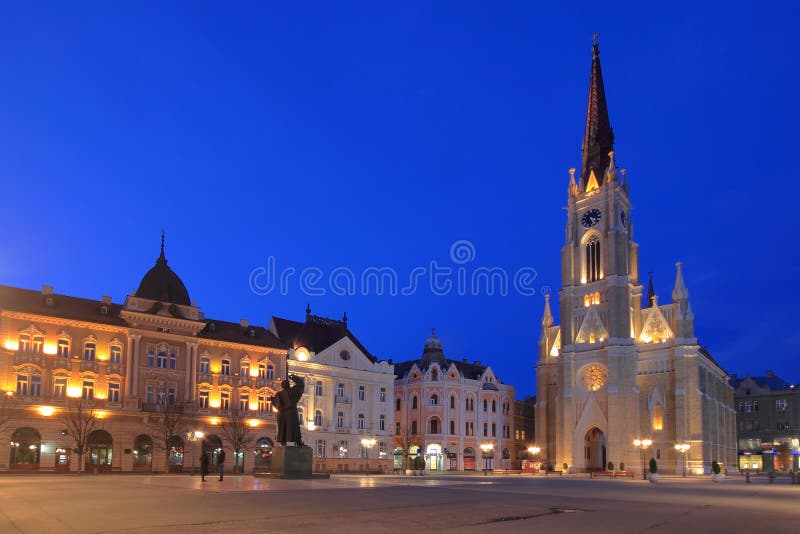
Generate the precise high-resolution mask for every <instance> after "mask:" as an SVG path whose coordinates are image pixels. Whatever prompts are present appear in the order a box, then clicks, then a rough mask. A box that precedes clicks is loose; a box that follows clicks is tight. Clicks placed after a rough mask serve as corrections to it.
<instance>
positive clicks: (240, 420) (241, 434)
mask: <svg viewBox="0 0 800 534" xmlns="http://www.w3.org/2000/svg"><path fill="white" fill-rule="evenodd" d="M220 431H221V432H222V437H223V439H224V440H225V441H226V442H227V443H228V445H230V447H231V449H233V452H234V453H235V454H234V460H233V461H234V466H233V467H234V470H236V469H237V465H236V464H237V463H238V461H239V453H240V452H242V451H245V450H247V449H248V448H249V447H251V446H252V445H253V442H254V441H255V436H254V435H253V431H252V428H251V427H250V425H248V424H247V420H246V418H245V415H244V414H243V413H241V412H238V411H237V412H232V413H231V415H230V416H228V417H226V418H225V420H224V421H223V422H222V425H221V426H220ZM238 469H239V472H240V473H243V472H244V456H242V465H240V466H238Z"/></svg>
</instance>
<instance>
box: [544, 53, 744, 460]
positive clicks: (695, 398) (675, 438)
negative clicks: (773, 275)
mask: <svg viewBox="0 0 800 534" xmlns="http://www.w3.org/2000/svg"><path fill="white" fill-rule="evenodd" d="M589 87H590V88H589V104H588V110H587V117H586V130H585V136H584V141H583V152H582V165H581V171H580V176H579V177H577V180H576V176H575V169H570V178H569V185H568V188H567V207H566V212H567V221H566V242H565V244H564V247H563V248H562V249H561V263H562V270H561V273H562V288H561V290H560V291H559V293H558V303H559V310H560V314H559V319H560V324H554V318H553V315H552V313H551V310H550V302H549V299H548V300H546V301H545V310H544V315H543V317H542V332H541V338H540V341H539V360H538V364H537V367H536V386H537V395H536V442H537V443H536V445H537V446H538V447H540V448H541V450H542V453H543V455H544V456H545V457H546V458H547V460H548V462H549V464H550V466H552V467H556V468H558V469H560V468H561V467H562V466H563V465H564V464H566V465H567V466H568V467H569V469H570V470H577V471H591V470H602V469H604V468H605V467H606V465H607V463H608V462H612V463H614V464H615V465H616V466H619V465H620V464H621V463H624V464H625V466H626V468H627V469H629V470H630V469H633V470H636V471H639V470H640V469H641V470H644V467H645V460H646V459H649V458H655V459H656V461H657V462H658V466H659V467H658V469H659V471H663V472H673V473H674V472H679V473H681V472H683V470H684V469H688V470H690V471H691V472H695V473H702V472H704V471H705V472H708V471H709V469H710V464H711V462H712V461H713V460H716V461H718V462H719V463H720V464H722V465H723V466H724V467H725V468H730V469H735V468H736V440H735V439H736V438H735V429H736V424H735V422H736V414H735V412H734V409H733V391H732V388H731V386H730V385H729V384H728V376H727V374H726V372H725V370H724V369H723V368H722V367H721V366H720V364H719V362H717V361H716V360H715V359H714V358H713V357H712V356H711V354H710V353H709V351H708V350H706V349H705V348H703V347H702V346H701V345H700V343H699V342H698V338H697V337H696V334H695V331H694V312H693V311H692V307H691V305H690V300H689V290H688V288H687V286H686V283H685V282H684V276H683V270H682V264H681V263H680V262H678V263H677V264H676V272H675V278H674V280H675V282H674V285H673V289H672V302H671V303H662V302H661V301H660V300H659V299H658V295H657V294H656V293H655V291H654V290H653V285H652V279H651V281H650V287H649V291H648V294H647V297H646V299H644V302H643V299H642V290H643V286H642V284H641V283H640V279H639V245H638V244H637V243H636V242H635V241H634V240H633V228H634V221H633V218H632V217H631V215H630V213H631V201H630V192H631V190H632V189H633V185H632V183H630V182H629V181H628V180H627V178H626V173H625V170H624V169H622V170H621V171H618V170H617V166H616V163H615V154H614V151H613V148H614V134H613V131H612V130H611V123H610V121H609V114H608V107H607V105H606V94H605V89H604V86H603V76H602V72H601V69H600V54H599V49H598V46H597V43H595V45H594V50H593V57H592V67H591V79H590V84H589ZM547 297H549V295H548V296H547ZM637 444H638V446H637ZM676 445H680V446H684V447H688V450H684V451H681V450H680V449H676ZM642 448H644V450H643V449H642ZM639 472H641V471H639Z"/></svg>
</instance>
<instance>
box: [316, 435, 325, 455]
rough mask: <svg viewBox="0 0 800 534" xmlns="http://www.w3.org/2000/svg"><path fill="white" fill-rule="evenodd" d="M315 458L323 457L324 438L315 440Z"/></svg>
mask: <svg viewBox="0 0 800 534" xmlns="http://www.w3.org/2000/svg"><path fill="white" fill-rule="evenodd" d="M316 449H317V458H325V440H324V439H318V440H317V447H316Z"/></svg>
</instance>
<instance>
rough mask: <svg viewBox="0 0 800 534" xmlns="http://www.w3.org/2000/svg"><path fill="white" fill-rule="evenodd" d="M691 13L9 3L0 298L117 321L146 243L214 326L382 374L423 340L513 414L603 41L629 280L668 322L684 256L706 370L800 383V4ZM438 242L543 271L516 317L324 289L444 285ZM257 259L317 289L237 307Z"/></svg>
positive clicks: (503, 307) (502, 300) (553, 280)
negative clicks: (339, 357) (434, 270)
mask: <svg viewBox="0 0 800 534" xmlns="http://www.w3.org/2000/svg"><path fill="white" fill-rule="evenodd" d="M287 4H291V5H287ZM433 4H435V5H433ZM556 4H558V5H556ZM703 4H705V5H699V4H698V3H691V4H686V5H675V6H667V5H664V3H663V2H659V3H656V2H630V3H627V4H625V5H618V6H616V7H615V6H612V5H610V4H608V3H605V2H590V3H585V4H583V5H581V3H580V2H569V3H558V2H550V3H542V2H516V3H511V2H504V3H499V2H480V3H478V2H462V1H458V2H448V3H444V2H435V3H434V2H420V3H419V4H418V5H415V6H401V5H392V6H391V7H390V6H388V5H387V4H386V3H384V2H364V3H358V4H357V3H340V2H320V3H286V2H275V3H273V4H271V5H266V3H260V2H257V3H250V4H247V3H243V2H237V3H235V4H232V5H227V4H224V3H220V2H205V3H203V2H185V3H179V2H127V3H123V2H110V3H109V2H106V3H101V2H76V3H71V2H70V3H65V2H52V3H48V2H42V3H37V4H36V5H29V3H23V2H19V3H16V5H9V4H6V5H5V6H4V8H3V12H2V17H0V80H1V81H0V185H2V190H1V191H2V193H1V194H2V198H3V200H4V201H3V203H2V204H3V210H2V213H3V217H2V231H0V283H2V284H7V285H13V286H21V287H26V288H34V289H38V288H40V287H41V285H42V284H48V285H53V286H55V290H56V292H57V293H65V294H70V295H75V296H81V297H87V298H96V299H99V298H100V296H101V295H111V296H113V298H114V301H115V302H122V301H123V299H124V297H125V295H127V294H129V293H130V291H131V290H132V289H135V288H136V287H137V286H138V284H139V281H140V279H141V277H142V276H143V275H144V273H145V272H146V271H147V270H148V269H149V268H150V267H152V265H153V263H154V261H155V259H156V257H157V256H158V248H159V240H160V232H161V229H162V228H163V229H165V230H166V243H167V258H168V259H169V264H170V266H171V267H173V268H174V269H175V271H176V272H177V273H178V274H179V275H180V276H181V278H182V279H183V281H184V283H185V284H186V286H187V288H188V290H189V294H190V297H191V298H192V299H194V300H196V301H197V304H198V305H199V306H200V307H201V309H202V311H204V312H205V314H206V316H207V317H213V318H218V319H226V320H232V321H238V320H239V319H240V318H248V319H249V320H250V321H251V322H252V323H257V324H264V325H266V324H267V323H268V322H269V317H270V316H271V315H279V316H284V317H288V318H293V319H298V320H302V318H303V317H304V310H305V307H306V304H307V303H309V304H310V305H311V308H312V311H313V312H314V313H315V314H319V315H325V316H329V317H334V318H340V317H341V316H342V313H343V312H344V311H347V314H348V316H349V325H350V327H351V329H352V330H353V331H354V333H355V334H356V335H357V336H358V337H359V339H361V341H362V342H363V343H364V344H365V345H366V346H367V347H368V348H369V350H371V351H372V352H373V353H374V354H376V355H378V356H379V357H381V358H393V359H394V360H395V361H400V360H407V359H411V358H416V357H418V356H419V355H420V353H421V351H422V345H423V343H424V341H425V339H426V337H427V336H428V335H429V333H430V328H431V327H434V326H435V327H436V329H437V333H438V334H439V335H440V337H441V338H442V342H443V344H444V349H445V353H446V355H447V356H448V357H450V358H454V359H461V358H469V359H470V360H481V361H482V362H489V363H490V364H491V365H492V367H493V369H494V370H495V372H496V374H498V375H499V376H500V378H501V379H503V380H504V381H505V382H509V383H511V384H513V385H514V386H515V387H516V388H517V394H518V396H522V395H524V394H527V393H533V392H534V390H535V380H534V365H535V361H536V351H537V341H538V337H539V331H540V326H539V325H540V318H541V313H542V308H543V298H542V296H541V290H542V288H543V287H545V286H547V287H551V288H552V290H553V291H554V292H555V291H557V290H558V288H559V287H560V283H561V280H560V249H561V247H562V245H563V243H564V224H565V221H566V219H565V212H564V211H563V209H562V208H563V207H564V206H565V204H566V200H567V198H566V188H567V184H568V169H569V168H570V167H579V166H580V145H581V139H582V136H583V129H584V120H585V112H586V109H585V106H586V98H587V92H588V84H589V67H590V63H591V38H592V34H593V33H594V32H599V33H600V39H599V42H600V51H601V59H602V65H603V74H604V78H605V85H606V94H607V98H608V105H609V111H610V116H611V122H612V126H613V128H614V133H615V137H616V146H615V149H616V154H617V162H618V165H619V166H620V167H626V168H627V169H628V180H629V182H630V184H631V197H632V201H633V203H634V206H635V208H636V209H635V211H634V212H633V213H632V220H633V223H634V225H635V239H636V240H637V241H638V242H639V244H640V276H641V278H642V280H643V281H644V283H646V278H647V273H648V272H649V271H654V273H655V283H656V292H657V293H658V294H659V295H660V296H661V302H662V303H665V302H669V301H671V291H672V285H673V282H674V276H675V270H674V262H675V261H678V260H682V261H683V262H684V272H685V277H686V283H687V285H688V288H689V291H690V296H691V304H692V308H693V310H694V312H695V317H696V321H695V331H696V334H697V336H698V338H699V340H700V342H701V344H703V345H705V346H707V347H708V348H709V350H710V351H711V352H712V354H713V355H714V357H715V358H716V359H717V360H718V362H720V364H721V365H722V366H723V367H724V368H725V369H726V370H727V371H728V372H729V373H739V374H744V373H747V372H750V373H752V374H763V373H764V371H765V370H766V369H773V370H775V371H776V372H777V373H778V374H779V375H781V376H783V377H784V378H786V379H787V380H790V381H797V380H798V379H800V373H798V371H797V367H796V363H795V362H796V361H797V357H798V353H799V352H800V351H799V350H798V349H799V348H800V330H798V328H797V326H796V319H795V317H796V315H797V314H796V311H795V308H796V306H797V301H798V298H799V297H800V295H798V282H797V277H798V274H800V268H799V267H798V265H800V264H798V261H799V260H798V258H800V254H798V252H797V238H796V236H794V235H793V234H794V232H793V230H794V228H796V226H797V221H798V217H800V215H798V208H797V206H796V202H794V200H795V199H796V198H798V194H800V187H798V183H799V182H800V176H798V164H797V161H796V160H795V156H796V154H797V142H798V141H797V137H798V133H797V124H798V123H800V116H798V115H799V113H798V105H797V98H798V97H797V95H798V94H800V83H798V81H799V80H800V75H799V74H798V70H797V65H798V59H797V58H798V55H800V47H799V46H798V41H799V39H798V37H797V36H796V35H794V34H795V33H796V32H795V25H796V21H797V20H798V17H800V12H799V11H800V9H798V7H797V5H796V4H793V3H790V2H785V3H782V4H781V3H768V4H765V3H762V4H759V6H758V7H755V6H754V5H753V4H750V3H748V4H745V3H743V2H733V3H731V2H724V3H713V4H712V3H703ZM458 240H468V241H470V242H471V243H472V244H473V246H474V250H475V257H474V259H472V261H470V262H468V263H466V264H463V265H464V267H465V268H466V269H468V271H470V272H471V271H472V270H474V269H475V268H477V267H500V268H502V269H505V270H506V271H508V272H510V273H512V274H513V272H515V271H517V270H518V269H519V268H522V267H527V268H533V269H535V271H536V273H537V276H536V279H535V280H534V281H533V283H532V284H530V285H531V286H532V287H533V288H535V290H536V294H535V295H533V296H531V295H521V294H518V293H517V292H514V291H513V290H510V291H509V294H507V295H505V296H502V295H497V294H496V295H486V294H485V292H484V293H483V294H481V295H479V296H474V295H459V294H457V293H458V292H457V290H456V289H453V290H452V291H451V292H450V294H448V295H445V296H440V295H436V294H434V291H432V290H431V289H430V288H429V287H428V284H427V283H424V284H421V287H419V288H418V289H417V290H416V291H414V292H413V294H412V295H395V296H390V295H377V294H375V291H367V292H368V293H369V294H367V295H361V294H357V295H347V296H341V295H335V294H332V292H331V291H330V284H328V282H327V281H326V280H327V279H328V276H329V275H330V273H331V272H332V271H333V270H334V269H336V268H348V269H351V270H352V272H354V273H357V276H360V273H363V271H364V270H365V269H366V268H368V267H390V268H393V269H395V270H396V272H397V273H398V276H399V280H400V282H401V286H404V285H407V283H408V280H409V277H410V276H411V274H410V273H412V271H413V270H414V268H415V267H420V266H423V267H424V266H428V265H430V262H431V261H436V262H438V263H439V264H440V265H442V266H449V267H455V266H457V265H456V264H454V263H453V261H452V260H451V259H450V247H451V245H452V244H453V243H454V242H455V241H458ZM270 257H272V258H274V260H275V262H276V267H277V269H278V270H282V269H285V268H287V267H294V268H295V269H296V272H297V273H299V272H300V271H302V270H303V269H306V268H307V267H314V268H318V269H320V270H321V272H323V273H324V278H323V280H321V281H319V282H317V283H315V284H314V286H315V287H322V288H327V289H328V291H327V294H326V295H325V296H313V295H307V294H305V293H304V291H303V290H302V289H301V288H300V284H299V282H298V277H297V275H295V276H294V277H293V278H292V279H290V282H289V285H288V291H287V292H286V294H281V293H282V292H281V290H280V288H279V287H276V288H275V289H274V290H273V291H272V292H270V293H269V294H266V295H264V294H256V293H254V292H253V291H251V289H250V284H249V279H250V274H251V272H252V271H253V269H256V268H258V267H264V266H266V265H267V262H268V258H270ZM453 280H455V277H453ZM363 289H364V288H363V287H361V284H360V282H359V288H358V291H357V293H361V292H362V290H363ZM367 289H369V288H367ZM262 293H264V291H262ZM554 312H557V309H554Z"/></svg>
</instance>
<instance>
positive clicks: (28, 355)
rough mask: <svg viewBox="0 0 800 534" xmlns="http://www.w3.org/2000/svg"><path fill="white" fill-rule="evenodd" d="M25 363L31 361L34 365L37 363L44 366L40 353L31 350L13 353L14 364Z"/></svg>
mask: <svg viewBox="0 0 800 534" xmlns="http://www.w3.org/2000/svg"><path fill="white" fill-rule="evenodd" d="M26 363H32V364H34V365H38V366H39V367H44V366H45V359H44V356H42V355H41V354H36V353H33V352H17V353H16V354H14V365H21V364H26Z"/></svg>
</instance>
